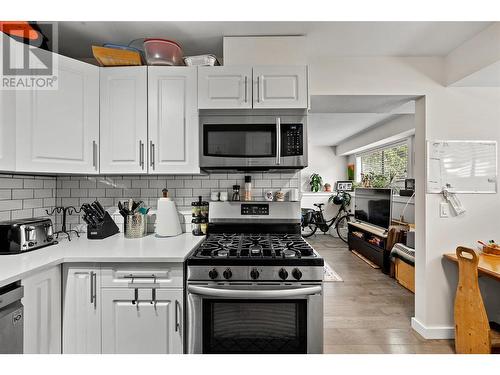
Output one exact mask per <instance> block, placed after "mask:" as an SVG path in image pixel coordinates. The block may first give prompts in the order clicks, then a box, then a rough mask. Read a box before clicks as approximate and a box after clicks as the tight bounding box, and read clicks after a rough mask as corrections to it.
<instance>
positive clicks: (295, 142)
mask: <svg viewBox="0 0 500 375" xmlns="http://www.w3.org/2000/svg"><path fill="white" fill-rule="evenodd" d="M303 140H304V134H303V125H302V124H282V125H281V156H301V155H302V154H303V153H304V143H303Z"/></svg>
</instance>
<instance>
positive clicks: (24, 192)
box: [12, 189, 33, 199]
mask: <svg viewBox="0 0 500 375" xmlns="http://www.w3.org/2000/svg"><path fill="white" fill-rule="evenodd" d="M29 198H33V189H13V190H12V199H29Z"/></svg>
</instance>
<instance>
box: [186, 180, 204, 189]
mask: <svg viewBox="0 0 500 375" xmlns="http://www.w3.org/2000/svg"><path fill="white" fill-rule="evenodd" d="M184 187H187V188H192V189H199V188H201V180H186V181H184Z"/></svg>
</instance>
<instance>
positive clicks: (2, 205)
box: [0, 199, 23, 211]
mask: <svg viewBox="0 0 500 375" xmlns="http://www.w3.org/2000/svg"><path fill="white" fill-rule="evenodd" d="M22 208H23V201H22V200H14V199H11V200H8V201H0V211H13V210H20V209H22Z"/></svg>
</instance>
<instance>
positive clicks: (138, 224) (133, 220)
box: [123, 213, 148, 238]
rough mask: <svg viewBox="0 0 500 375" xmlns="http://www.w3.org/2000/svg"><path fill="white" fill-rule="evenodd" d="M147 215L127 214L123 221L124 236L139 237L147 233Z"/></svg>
mask: <svg viewBox="0 0 500 375" xmlns="http://www.w3.org/2000/svg"><path fill="white" fill-rule="evenodd" d="M147 228H148V225H147V215H143V214H140V213H135V214H133V215H128V216H127V217H125V220H124V221H123V231H124V233H125V237H126V238H141V237H144V236H145V235H146V233H147Z"/></svg>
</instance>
